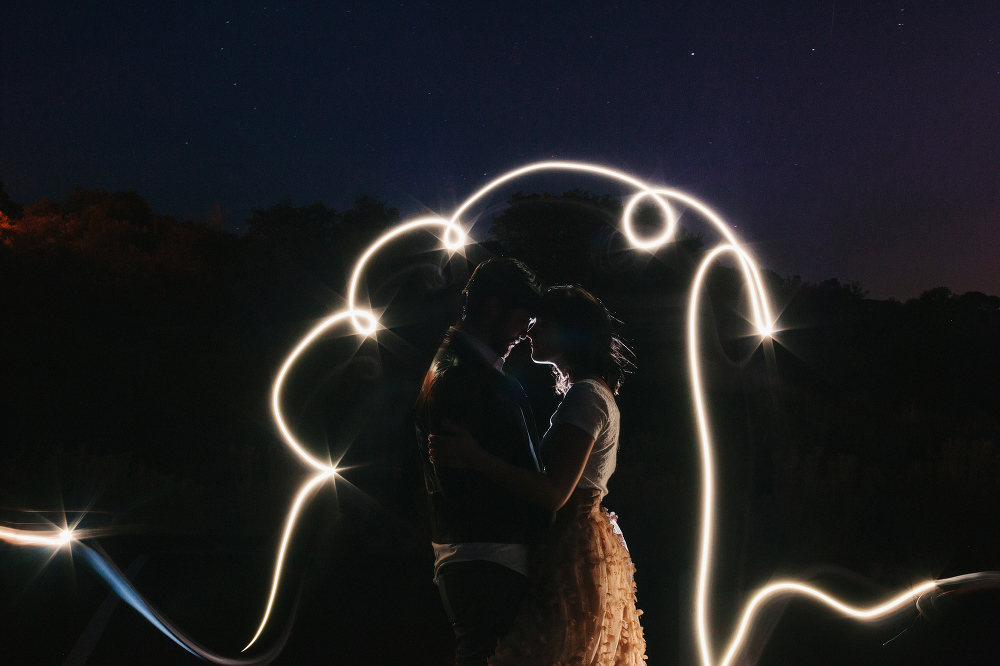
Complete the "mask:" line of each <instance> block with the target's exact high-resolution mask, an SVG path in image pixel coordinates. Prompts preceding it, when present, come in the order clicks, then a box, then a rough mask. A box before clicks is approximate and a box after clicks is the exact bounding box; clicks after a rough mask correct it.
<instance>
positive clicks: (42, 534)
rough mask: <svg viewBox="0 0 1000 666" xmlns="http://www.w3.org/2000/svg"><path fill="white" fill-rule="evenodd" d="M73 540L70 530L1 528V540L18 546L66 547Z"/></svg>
mask: <svg viewBox="0 0 1000 666" xmlns="http://www.w3.org/2000/svg"><path fill="white" fill-rule="evenodd" d="M73 538H74V537H73V532H72V531H70V530H17V529H14V528H11V527H0V540H3V541H7V542H9V543H12V544H14V545H17V546H65V545H66V544H68V543H69V542H70V541H72V540H73Z"/></svg>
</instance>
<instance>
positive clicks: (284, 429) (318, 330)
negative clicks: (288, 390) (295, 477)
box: [271, 308, 378, 472]
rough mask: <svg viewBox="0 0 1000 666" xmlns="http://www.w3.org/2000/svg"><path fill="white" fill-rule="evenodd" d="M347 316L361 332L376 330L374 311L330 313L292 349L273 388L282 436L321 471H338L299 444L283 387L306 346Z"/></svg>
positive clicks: (296, 453)
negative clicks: (288, 417) (285, 409)
mask: <svg viewBox="0 0 1000 666" xmlns="http://www.w3.org/2000/svg"><path fill="white" fill-rule="evenodd" d="M359 316H360V317H362V318H367V319H368V321H369V326H367V327H362V326H361V324H359V323H357V317H359ZM347 317H351V319H352V320H353V322H354V326H355V329H356V330H357V331H358V332H359V333H364V334H365V335H367V334H368V333H370V332H372V331H374V330H375V328H376V326H377V325H378V322H377V320H376V319H375V316H374V315H373V314H372V313H370V312H366V311H363V310H355V309H354V308H351V309H349V310H342V311H340V312H336V313H334V314H332V315H330V316H329V317H327V318H326V319H324V320H323V321H321V322H320V323H319V324H317V325H316V326H315V327H314V328H313V329H312V330H311V331H309V333H307V334H306V336H305V337H304V338H302V340H301V341H300V342H299V344H298V345H296V347H295V349H294V350H292V353H291V354H289V355H288V358H286V359H285V362H284V363H283V364H282V365H281V370H279V371H278V376H277V377H275V379H274V387H273V388H272V389H271V414H272V416H274V421H275V423H277V425H278V430H280V431H281V436H282V438H284V440H285V443H286V444H288V446H289V448H291V449H292V451H294V452H295V455H297V456H298V457H299V458H301V459H302V460H303V461H304V462H305V463H306V464H308V465H312V466H313V467H315V468H316V469H318V470H320V471H321V472H336V471H337V470H336V468H334V467H333V466H331V465H329V464H327V463H324V462H321V461H320V460H317V459H316V458H315V457H313V456H312V454H310V453H309V452H308V451H306V450H305V447H303V446H302V445H301V444H299V442H298V440H296V439H295V436H294V435H293V434H292V431H291V430H289V429H288V425H287V424H286V423H285V417H284V416H282V414H281V389H282V387H283V386H284V383H285V376H286V375H287V374H288V371H289V370H290V369H291V367H292V365H294V364H295V361H296V360H298V358H299V356H300V355H301V354H302V352H304V351H305V350H306V347H308V346H309V345H311V344H312V343H313V340H315V339H316V338H317V337H319V336H320V335H321V334H323V333H324V332H325V331H326V330H327V329H329V328H330V327H331V326H333V325H334V324H336V323H338V322H340V321H343V320H344V319H346V318H347Z"/></svg>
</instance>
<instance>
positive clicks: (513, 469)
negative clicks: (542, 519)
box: [429, 422, 594, 511]
mask: <svg viewBox="0 0 1000 666" xmlns="http://www.w3.org/2000/svg"><path fill="white" fill-rule="evenodd" d="M444 425H445V427H447V428H449V429H450V430H452V431H453V432H454V433H455V434H453V435H431V436H430V438H429V444H430V457H431V462H433V463H434V465H435V466H442V467H468V468H471V469H474V470H476V471H478V472H480V473H481V474H483V475H484V476H486V477H488V478H490V479H492V480H493V481H495V482H496V483H497V484H499V485H500V486H502V487H503V488H504V490H506V491H507V492H509V493H510V494H512V495H514V496H515V497H518V498H520V499H522V500H524V501H526V502H530V503H532V504H536V505H538V506H541V507H543V508H545V509H548V510H550V511H558V510H559V509H560V508H562V506H563V505H564V504H566V501H567V500H568V499H569V497H570V495H571V494H572V493H573V490H574V489H575V488H576V484H577V483H578V482H579V481H580V477H581V476H582V475H583V468H584V467H585V466H586V464H587V458H588V457H589V456H590V450H591V449H592V448H593V447H594V438H593V437H591V436H590V435H589V434H588V433H587V432H586V431H584V430H583V429H581V428H578V427H577V426H575V425H571V424H569V423H557V424H556V425H554V426H552V432H551V433H549V434H548V435H547V436H548V438H549V444H550V446H551V447H552V455H551V460H552V463H551V464H550V465H549V468H548V472H547V473H545V474H542V473H541V472H535V471H533V470H529V469H524V468H523V467H518V466H517V465H511V464H510V463H508V462H506V461H504V460H501V459H500V458H498V457H496V456H494V455H493V454H491V453H489V452H488V451H486V450H485V449H483V448H482V447H481V446H479V443H478V442H477V441H476V440H475V438H474V437H472V435H470V434H469V433H468V432H467V431H465V430H464V429H462V428H461V427H459V426H456V425H455V424H453V423H449V422H446V423H445V424H444Z"/></svg>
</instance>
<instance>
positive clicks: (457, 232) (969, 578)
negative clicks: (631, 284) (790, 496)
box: [0, 162, 1000, 666]
mask: <svg viewBox="0 0 1000 666" xmlns="http://www.w3.org/2000/svg"><path fill="white" fill-rule="evenodd" d="M538 171H570V172H582V173H589V174H592V175H596V176H602V177H606V178H610V179H613V180H616V181H618V182H620V183H625V184H626V185H629V186H631V187H633V188H635V193H634V194H633V195H632V196H631V197H630V198H629V199H628V202H627V203H626V205H625V208H624V211H623V215H622V220H621V231H622V233H623V234H624V235H625V236H626V237H627V238H628V240H629V242H630V243H631V244H632V246H633V247H634V248H636V249H640V250H646V251H648V252H655V251H656V250H657V249H659V248H660V247H662V246H663V245H664V244H666V243H668V242H670V241H671V240H672V239H673V237H674V233H675V231H676V229H677V220H678V215H677V212H676V210H675V208H674V206H675V205H678V204H679V205H682V206H684V207H686V208H688V209H691V210H693V211H697V212H698V213H699V214H700V216H701V217H702V218H704V219H705V220H706V221H707V222H708V223H709V224H710V225H711V226H712V227H713V228H714V230H715V231H717V232H718V233H719V235H720V236H721V237H722V239H723V241H724V242H723V243H722V244H720V245H718V246H716V247H715V248H713V249H712V250H711V251H709V252H708V254H707V255H706V256H705V258H704V259H703V261H702V263H701V265H700V266H699V267H698V270H697V273H696V275H695V278H694V282H693V284H692V287H691V295H690V301H689V304H688V316H687V346H688V365H689V372H690V377H689V381H690V386H691V391H692V396H693V403H694V411H695V418H696V421H697V426H698V444H699V451H700V455H701V473H702V488H701V524H700V536H699V547H698V579H697V588H696V593H695V600H694V601H695V611H694V617H693V618H692V620H693V626H694V630H695V633H696V636H697V643H698V649H699V655H700V659H701V663H702V665H703V666H729V664H731V663H732V662H733V660H734V659H735V658H736V656H737V655H738V654H739V651H740V648H741V647H743V645H744V643H745V641H746V639H747V637H748V635H749V634H750V632H751V629H752V625H753V620H754V617H755V616H756V614H757V612H758V611H759V610H760V609H761V608H762V607H763V605H764V604H765V603H767V602H768V601H769V600H772V599H774V598H777V597H783V596H788V595H797V596H803V597H806V598H809V599H813V600H815V601H817V602H819V603H821V604H824V605H826V606H828V607H829V608H831V609H832V610H834V611H836V612H838V613H841V614H843V615H845V616H847V617H852V618H855V619H858V620H871V619H874V618H878V617H884V616H886V615H888V614H891V613H893V612H894V611H897V610H899V609H901V608H904V607H906V606H908V605H909V604H911V603H913V602H914V601H916V600H918V599H919V598H920V597H921V596H922V595H927V594H935V593H938V592H939V591H941V590H943V589H956V588H958V587H973V586H996V585H997V584H998V582H1000V574H997V573H979V574H969V575H966V576H959V577H956V578H950V579H946V580H938V581H933V580H929V581H925V582H922V583H920V584H918V585H916V586H914V587H913V588H911V589H910V590H907V591H905V592H901V593H899V594H897V595H896V596H895V597H893V598H891V599H889V600H887V601H884V602H882V603H880V604H879V603H877V604H875V605H872V606H869V607H866V608H859V607H856V606H852V605H849V604H847V603H844V602H843V601H840V600H838V599H836V598H834V597H832V596H830V595H828V594H826V593H825V592H823V591H822V590H820V589H817V588H815V587H813V586H810V585H807V584H805V583H802V582H798V581H792V580H789V581H782V582H777V583H772V584H770V585H767V586H765V587H763V588H761V589H760V590H757V591H756V592H755V593H754V594H753V596H752V597H751V599H750V601H749V602H748V603H747V604H746V606H745V607H744V610H743V612H742V614H741V616H740V621H739V623H738V625H737V626H736V628H735V629H734V631H733V633H732V635H731V637H730V639H729V642H728V643H727V646H726V648H725V652H724V653H723V654H722V657H721V658H718V659H717V658H716V657H715V656H714V655H713V652H714V650H713V639H712V635H711V632H710V629H709V620H708V618H709V594H710V593H711V566H712V561H713V557H714V543H713V541H714V534H715V513H716V512H715V499H716V488H715V469H714V446H715V445H714V442H713V440H712V434H711V428H710V419H709V414H708V408H707V406H706V401H705V396H704V387H703V385H702V372H701V360H700V353H699V345H698V340H699V333H700V331H699V320H700V317H699V303H700V302H701V300H702V286H703V284H704V280H705V276H706V275H707V273H708V270H709V269H710V268H711V266H712V264H713V263H714V262H716V261H717V260H718V259H719V258H720V257H722V256H724V255H725V256H731V257H732V258H733V259H735V262H736V263H737V264H738V265H739V267H740V269H741V271H742V274H743V278H744V280H745V282H746V286H747V293H748V295H749V300H750V309H751V313H750V315H751V322H752V323H753V325H754V327H755V328H756V330H757V333H758V334H759V335H760V336H761V338H762V339H764V338H768V337H770V336H771V335H772V333H773V332H774V330H775V321H774V317H773V316H772V314H771V306H770V304H769V302H768V297H767V292H766V290H765V288H764V283H763V280H762V279H761V276H760V271H759V270H758V268H757V265H756V263H755V262H754V261H753V259H752V257H751V256H750V254H749V253H748V252H747V251H746V249H744V248H743V247H742V245H741V244H740V243H739V241H738V240H737V238H736V236H735V235H734V234H733V232H732V230H731V229H730V227H729V225H728V224H726V222H725V221H723V220H722V218H720V217H719V216H718V215H717V214H716V213H715V212H713V211H712V210H711V209H710V208H709V207H708V206H706V205H705V204H703V203H701V202H700V201H698V200H697V199H694V198H693V197H691V196H689V195H687V194H684V193H683V192H679V191H676V190H671V189H663V188H658V187H655V186H651V185H648V184H646V183H644V182H642V181H641V180H639V179H637V178H634V177H632V176H630V175H628V174H625V173H622V172H620V171H616V170H614V169H609V168H606V167H602V166H598V165H594V164H586V163H580V162H539V163H535V164H529V165H527V166H524V167H522V168H520V169H516V170H514V171H510V172H508V173H506V174H504V175H502V176H500V177H499V178H496V179H494V180H493V181H491V182H490V183H488V184H487V185H485V186H484V187H483V188H482V189H480V190H479V191H477V192H476V193H475V194H473V195H472V196H471V197H469V198H468V199H466V200H465V202H464V203H462V205H461V206H459V207H458V209H457V210H456V211H455V213H454V214H453V215H452V217H451V218H450V219H444V218H440V217H428V218H421V219H417V220H413V221H410V222H405V223H403V224H400V225H398V226H396V227H394V228H392V229H390V230H389V231H387V232H386V233H384V234H383V235H382V236H380V237H379V238H378V239H377V240H376V241H375V242H374V243H372V244H371V245H370V246H369V247H368V248H367V250H366V251H365V252H364V253H363V254H362V256H361V258H360V259H359V260H358V262H357V263H356V264H355V267H354V270H353V272H352V273H351V278H350V282H349V285H348V289H347V307H346V308H345V309H342V310H339V311H337V312H334V313H333V314H331V315H330V316H328V317H326V318H325V319H323V320H322V321H321V322H320V323H319V324H317V325H316V326H315V327H314V328H313V329H312V330H311V331H310V332H309V333H308V334H306V336H305V337H303V338H302V340H301V341H300V342H299V343H298V344H297V345H296V346H295V348H294V349H293V350H292V352H291V353H290V354H289V355H288V357H287V358H286V359H285V361H284V363H283V364H282V366H281V369H280V370H279V372H278V374H277V376H276V377H275V380H274V385H273V387H272V392H271V411H272V416H273V417H274V420H275V423H276V425H277V428H278V431H279V433H280V434H281V438H282V440H283V441H284V443H285V444H286V445H287V446H288V448H289V449H290V450H291V452H292V453H293V454H295V455H296V456H297V457H298V458H299V459H300V460H301V461H302V462H303V463H304V464H305V465H306V466H307V467H310V468H312V469H313V470H314V472H315V473H314V474H312V475H311V476H309V477H308V478H307V479H306V480H305V481H304V482H303V484H302V486H301V487H300V488H299V490H298V492H297V493H296V495H295V498H294V500H293V502H292V505H291V507H290V509H289V511H288V515H287V518H286V519H285V525H284V529H283V531H282V537H281V542H280V545H279V546H278V551H277V553H276V556H275V564H274V570H273V573H272V577H271V585H270V591H269V594H268V598H267V602H266V604H265V605H264V609H263V615H262V618H261V621H260V624H259V625H258V627H257V631H256V633H255V634H254V636H253V638H252V639H251V640H250V642H249V643H248V644H247V646H246V647H245V648H244V651H245V650H247V649H249V648H250V647H251V646H252V645H254V643H256V642H257V640H258V639H259V638H260V636H261V635H262V634H263V632H264V630H265V628H266V627H267V625H268V622H269V620H270V618H271V611H272V609H273V606H274V601H275V599H276V597H277V595H278V591H279V589H280V585H281V581H282V574H283V568H284V563H285V556H286V554H287V550H288V546H289V542H290V541H291V537H292V534H293V533H294V531H295V526H296V524H297V522H298V518H299V516H300V514H301V512H302V509H303V508H304V506H305V505H306V504H307V502H308V501H309V500H310V498H311V497H313V496H315V494H316V492H317V491H318V490H319V489H320V488H321V487H322V486H323V485H325V484H326V483H327V482H330V483H335V480H336V477H337V466H336V464H334V463H333V462H331V461H323V460H321V459H320V458H317V457H316V455H315V454H314V453H310V452H309V451H308V450H307V448H306V447H305V446H304V445H303V444H302V443H300V442H299V441H298V440H297V439H296V438H295V435H294V434H293V433H292V431H291V430H290V429H289V427H288V425H287V423H286V421H285V418H284V415H283V412H282V407H281V398H282V388H283V386H284V382H285V379H286V377H287V376H288V373H289V372H290V371H291V369H292V367H293V366H294V365H295V363H296V361H297V360H298V359H299V358H300V357H301V355H302V353H303V352H304V351H305V350H306V349H307V348H309V346H310V345H312V344H313V342H315V341H316V340H317V339H318V338H319V337H320V336H321V335H323V334H324V333H326V332H328V331H330V330H331V329H334V328H335V327H337V326H344V325H350V326H351V327H353V330H354V332H355V333H356V334H358V335H361V336H365V337H367V336H371V335H375V334H376V332H377V331H378V330H379V322H378V317H377V316H376V314H375V312H374V311H373V310H372V309H370V308H367V309H366V308H364V307H362V306H360V305H359V303H360V301H361V300H362V299H360V298H359V293H358V292H359V289H360V288H361V287H360V285H361V283H362V278H363V276H364V269H365V266H366V265H367V264H368V262H369V260H370V259H371V258H372V257H374V256H375V255H376V254H377V253H378V252H379V251H380V250H381V249H383V248H384V247H385V246H386V245H387V244H388V243H390V241H392V240H394V239H396V238H399V237H401V236H404V235H406V234H409V233H411V232H416V231H424V232H426V231H428V230H431V231H434V230H437V231H438V232H439V233H440V235H439V238H440V239H441V242H442V249H444V250H445V251H447V252H449V253H453V252H456V251H459V250H461V249H462V247H463V246H464V245H465V244H466V242H467V241H468V237H467V235H466V232H465V230H464V229H463V226H462V216H463V214H465V213H466V212H467V211H468V210H469V209H470V208H471V207H472V206H473V205H474V204H475V203H476V202H477V201H479V200H481V199H482V198H483V197H485V196H486V195H487V194H489V193H490V192H493V191H495V190H496V189H497V188H499V187H500V186H501V185H503V184H505V183H507V182H509V181H511V180H513V179H515V178H518V177H521V176H524V175H527V174H531V173H535V172H538ZM645 198H650V199H652V201H653V202H655V204H656V205H657V206H658V207H659V208H660V210H661V211H662V213H663V217H664V228H663V231H662V232H661V233H660V234H659V235H657V236H655V237H653V238H642V237H640V236H638V235H637V234H636V233H635V231H634V229H633V219H632V217H633V214H634V212H635V209H636V207H637V206H638V204H639V203H640V202H641V201H642V200H643V199H645ZM84 536H85V535H76V534H74V533H73V532H71V531H70V530H58V529H56V530H46V531H26V530H17V529H10V528H5V527H0V539H2V540H4V541H8V542H10V543H13V544H17V545H24V546H54V547H61V546H64V545H66V544H69V543H72V544H73V546H74V547H78V548H80V549H82V551H83V553H84V555H85V559H86V560H87V561H88V562H89V563H90V564H91V565H92V566H93V567H94V569H95V571H97V572H98V574H100V575H101V576H102V578H104V579H105V580H106V581H107V582H108V584H109V585H110V586H111V587H112V589H114V590H115V592H116V593H117V594H119V596H121V598H122V599H124V600H125V601H126V602H127V603H129V604H130V605H132V606H133V607H134V608H135V609H136V610H137V611H139V612H140V613H141V614H142V615H143V616H144V617H146V619H148V620H149V621H150V622H151V623H152V624H153V625H154V626H156V627H157V628H158V629H159V630H160V631H162V632H163V633H165V634H166V635H168V636H169V637H170V638H171V639H172V640H174V641H175V642H177V643H178V645H181V646H182V647H184V648H185V649H186V650H188V651H190V652H192V653H193V654H197V655H198V656H200V657H202V658H204V659H207V660H209V661H213V662H215V663H220V664H258V663H260V664H262V663H267V662H268V661H270V660H272V659H273V658H274V657H276V656H277V653H278V652H279V651H280V649H281V647H282V646H283V644H284V641H283V640H282V641H279V642H278V644H276V645H275V646H274V647H272V648H271V649H270V650H269V651H268V652H267V653H266V654H264V655H261V656H260V657H257V658H253V659H246V660H240V659H228V658H225V657H222V656H220V655H217V654H215V653H212V652H209V651H207V650H205V649H204V648H201V647H200V646H198V645H197V644H196V643H194V642H193V641H192V640H191V639H189V638H188V637H186V636H185V635H184V634H183V633H182V632H181V631H180V630H178V629H177V628H176V627H175V626H174V625H173V624H172V623H170V622H169V621H168V620H166V619H165V618H164V617H163V616H162V615H161V614H159V613H158V612H157V611H156V610H155V609H154V608H153V607H152V606H150V605H149V603H148V602H147V601H146V600H145V599H144V598H143V597H142V596H141V595H140V594H139V593H138V592H137V591H136V590H135V589H134V587H133V586H132V585H131V583H129V581H128V580H127V579H126V578H125V576H124V575H123V574H121V572H119V571H118V570H117V568H116V567H115V566H114V565H113V564H112V563H111V562H110V561H109V560H108V559H107V558H106V557H104V556H103V555H101V554H100V553H99V552H98V549H91V548H89V547H88V546H86V545H84V544H83V543H81V541H80V540H81V539H82V538H84ZM287 636H288V629H287V627H286V631H285V633H284V638H286V639H287Z"/></svg>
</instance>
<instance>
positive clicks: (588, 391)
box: [540, 379, 621, 497]
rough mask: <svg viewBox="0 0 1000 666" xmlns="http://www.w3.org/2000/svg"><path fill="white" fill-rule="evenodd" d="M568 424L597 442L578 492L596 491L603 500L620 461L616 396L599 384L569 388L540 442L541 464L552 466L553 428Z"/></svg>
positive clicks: (588, 382) (586, 381)
mask: <svg viewBox="0 0 1000 666" xmlns="http://www.w3.org/2000/svg"><path fill="white" fill-rule="evenodd" d="M557 423H569V424H571V425H574V426H576V427H577V428H580V429H581V430H583V431H584V432H586V433H587V434H589V435H590V436H592V437H593V438H594V448H593V449H592V450H591V451H590V457H589V458H588V459H587V464H586V466H585V467H584V469H583V476H581V477H580V481H579V483H577V484H576V487H577V488H597V489H599V490H600V491H601V497H604V496H605V495H607V494H608V479H610V478H611V475H612V474H613V473H614V471H615V465H616V464H617V460H618V428H619V426H620V423H621V418H620V416H619V414H618V405H616V404H615V396H614V395H613V394H612V393H611V391H610V390H608V388H607V387H605V386H604V384H602V383H601V382H599V381H596V380H593V379H581V380H580V381H578V382H576V383H574V384H573V385H572V386H570V387H569V390H568V391H567V392H566V396H565V397H564V398H563V399H562V402H560V403H559V407H557V408H556V411H555V413H554V414H552V418H551V419H550V420H549V429H548V430H547V431H546V432H545V436H544V437H542V442H541V447H540V448H541V454H542V460H543V461H544V462H545V463H546V465H548V464H549V462H550V456H551V453H552V451H551V445H550V441H549V440H550V435H551V433H552V426H554V425H556V424H557Z"/></svg>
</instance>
